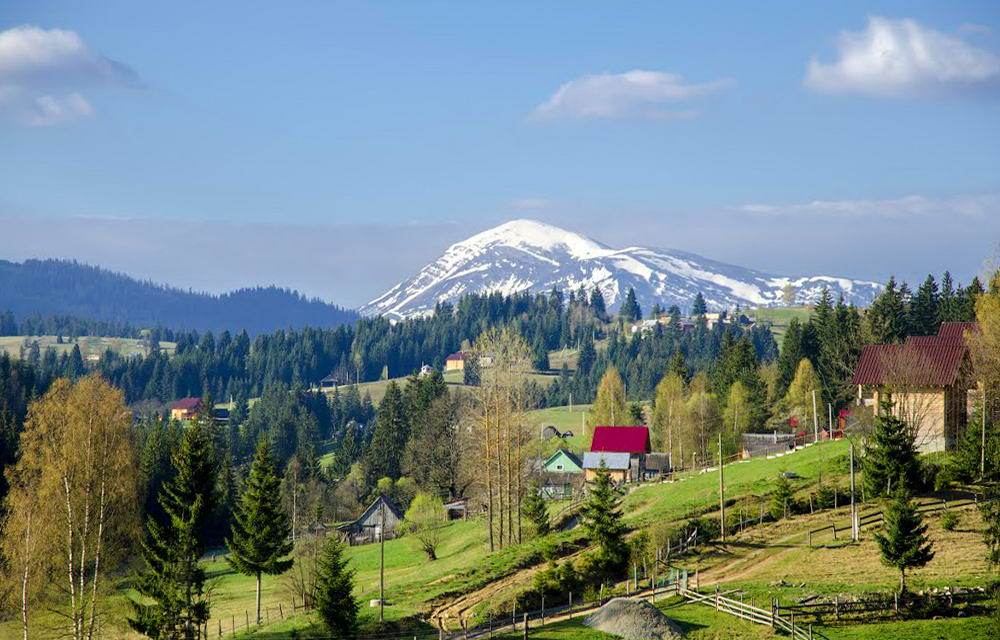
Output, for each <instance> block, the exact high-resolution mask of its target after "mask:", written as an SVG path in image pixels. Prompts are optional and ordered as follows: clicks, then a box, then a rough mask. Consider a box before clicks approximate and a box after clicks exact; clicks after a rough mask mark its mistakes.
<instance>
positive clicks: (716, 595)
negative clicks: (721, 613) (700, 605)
mask: <svg viewBox="0 0 1000 640" xmlns="http://www.w3.org/2000/svg"><path fill="white" fill-rule="evenodd" d="M715 610H716V611H718V610H719V585H715Z"/></svg>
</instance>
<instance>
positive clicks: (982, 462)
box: [979, 380, 986, 478]
mask: <svg viewBox="0 0 1000 640" xmlns="http://www.w3.org/2000/svg"><path fill="white" fill-rule="evenodd" d="M979 477H980V478H985V477H986V381H985V380H983V433H982V442H981V443H980V445H979Z"/></svg>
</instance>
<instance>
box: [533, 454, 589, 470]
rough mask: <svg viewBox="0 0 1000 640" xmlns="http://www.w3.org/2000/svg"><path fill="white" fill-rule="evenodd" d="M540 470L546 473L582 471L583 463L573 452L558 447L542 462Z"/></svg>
mask: <svg viewBox="0 0 1000 640" xmlns="http://www.w3.org/2000/svg"><path fill="white" fill-rule="evenodd" d="M542 471H544V472H546V473H582V472H583V463H582V462H580V458H578V457H576V456H575V455H574V454H573V453H571V452H569V451H567V450H566V449H559V450H558V451H556V452H555V453H553V454H552V455H551V456H549V458H548V460H546V461H545V462H543V463H542Z"/></svg>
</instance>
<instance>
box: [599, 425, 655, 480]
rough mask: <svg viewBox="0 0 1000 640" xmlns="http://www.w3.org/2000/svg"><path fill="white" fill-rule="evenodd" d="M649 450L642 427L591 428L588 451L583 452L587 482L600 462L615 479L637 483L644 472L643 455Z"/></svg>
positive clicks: (647, 431) (647, 438)
mask: <svg viewBox="0 0 1000 640" xmlns="http://www.w3.org/2000/svg"><path fill="white" fill-rule="evenodd" d="M650 451H651V449H650V445H649V429H648V428H646V427H595V428H594V437H593V439H592V440H591V443H590V451H588V452H586V453H584V454H583V470H584V475H585V478H586V480H587V482H591V481H592V480H594V479H595V478H596V477H597V471H598V469H599V468H600V467H601V466H602V465H603V466H604V467H605V468H606V469H607V470H608V471H609V472H610V474H611V478H612V480H614V481H615V482H639V481H640V480H642V479H644V478H645V475H646V468H645V467H646V464H645V462H646V455H647V454H648V453H649V452H650Z"/></svg>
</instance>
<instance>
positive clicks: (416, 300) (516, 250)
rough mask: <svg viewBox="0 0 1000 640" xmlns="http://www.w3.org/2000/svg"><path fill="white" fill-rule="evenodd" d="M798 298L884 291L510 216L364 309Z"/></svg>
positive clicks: (769, 302) (405, 311) (401, 312)
mask: <svg viewBox="0 0 1000 640" xmlns="http://www.w3.org/2000/svg"><path fill="white" fill-rule="evenodd" d="M787 285H791V286H792V287H794V288H795V290H796V302H797V303H800V304H803V303H810V302H814V301H815V300H816V299H818V298H819V296H820V294H821V292H822V290H823V288H824V287H827V288H829V289H830V291H831V293H832V294H833V295H834V297H836V296H837V295H839V294H843V295H844V298H845V299H846V300H847V301H848V302H852V303H854V304H857V305H867V304H869V303H870V302H871V301H872V299H874V297H875V296H876V295H877V294H878V292H879V291H880V290H881V285H880V284H878V283H876V282H866V281H862V280H851V279H849V278H841V277H835V276H827V275H817V276H780V275H774V274H767V273H763V272H759V271H755V270H752V269H746V268H743V267H738V266H734V265H729V264H725V263H721V262H716V261H714V260H710V259H708V258H703V257H701V256H698V255H695V254H692V253H686V252H683V251H674V250H668V249H652V248H645V247H628V248H624V249H613V248H611V247H608V246H606V245H604V244H601V243H599V242H597V241H595V240H592V239H590V238H587V237H585V236H583V235H580V234H577V233H573V232H571V231H567V230H565V229H560V228H559V227H555V226H552V225H549V224H545V223H542V222H537V221H535V220H512V221H510V222H506V223H504V224H501V225H500V226H497V227H494V228H492V229H487V230H486V231H483V232H482V233H478V234H476V235H474V236H472V237H471V238H468V239H466V240H463V241H461V242H456V243H455V244H453V245H451V246H450V247H448V249H447V250H445V252H444V254H443V255H442V256H441V257H440V258H438V259H437V260H435V261H434V262H432V263H431V264H429V265H427V266H426V267H424V268H423V269H421V270H420V272H419V273H417V274H416V275H415V276H413V277H411V278H408V279H406V280H404V281H402V282H400V283H399V284H397V285H396V286H395V287H393V288H392V289H390V290H389V291H387V292H385V293H384V294H382V295H381V296H379V297H377V298H375V299H374V300H372V301H371V302H369V303H368V304H366V305H364V306H363V307H362V308H361V312H362V313H364V314H367V315H380V314H381V315H386V316H390V317H396V318H403V317H410V316H416V315H424V314H428V313H431V312H433V310H434V307H435V305H436V304H437V303H439V302H455V301H456V300H457V299H458V298H460V297H461V296H462V295H464V294H466V293H471V292H480V293H483V292H500V293H503V294H505V295H509V294H512V293H518V292H521V291H532V292H540V291H548V290H550V289H552V288H553V287H556V288H559V289H562V290H564V291H570V290H572V291H577V290H579V289H581V288H583V289H586V290H587V291H590V290H591V289H593V288H594V287H597V288H598V289H600V291H601V293H602V294H603V295H604V298H605V301H606V303H607V304H608V307H609V308H610V309H616V308H617V307H619V306H620V305H621V303H622V301H623V300H624V297H625V293H626V292H627V291H628V289H629V287H632V288H634V289H635V292H636V297H637V298H638V300H639V303H640V304H641V305H642V306H643V308H645V309H649V308H650V307H651V306H652V305H653V304H654V303H659V304H660V306H662V307H664V308H666V307H669V306H670V305H673V304H676V305H678V306H680V307H681V308H682V309H687V308H689V307H690V305H691V302H692V301H693V300H694V297H695V295H697V293H699V292H701V294H702V295H703V296H704V297H705V300H706V302H707V303H708V305H709V306H710V307H712V308H718V309H722V308H728V307H731V306H734V305H737V304H739V305H744V306H746V305H755V306H775V305H778V304H780V303H781V302H782V293H783V289H784V287H786V286H787Z"/></svg>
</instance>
